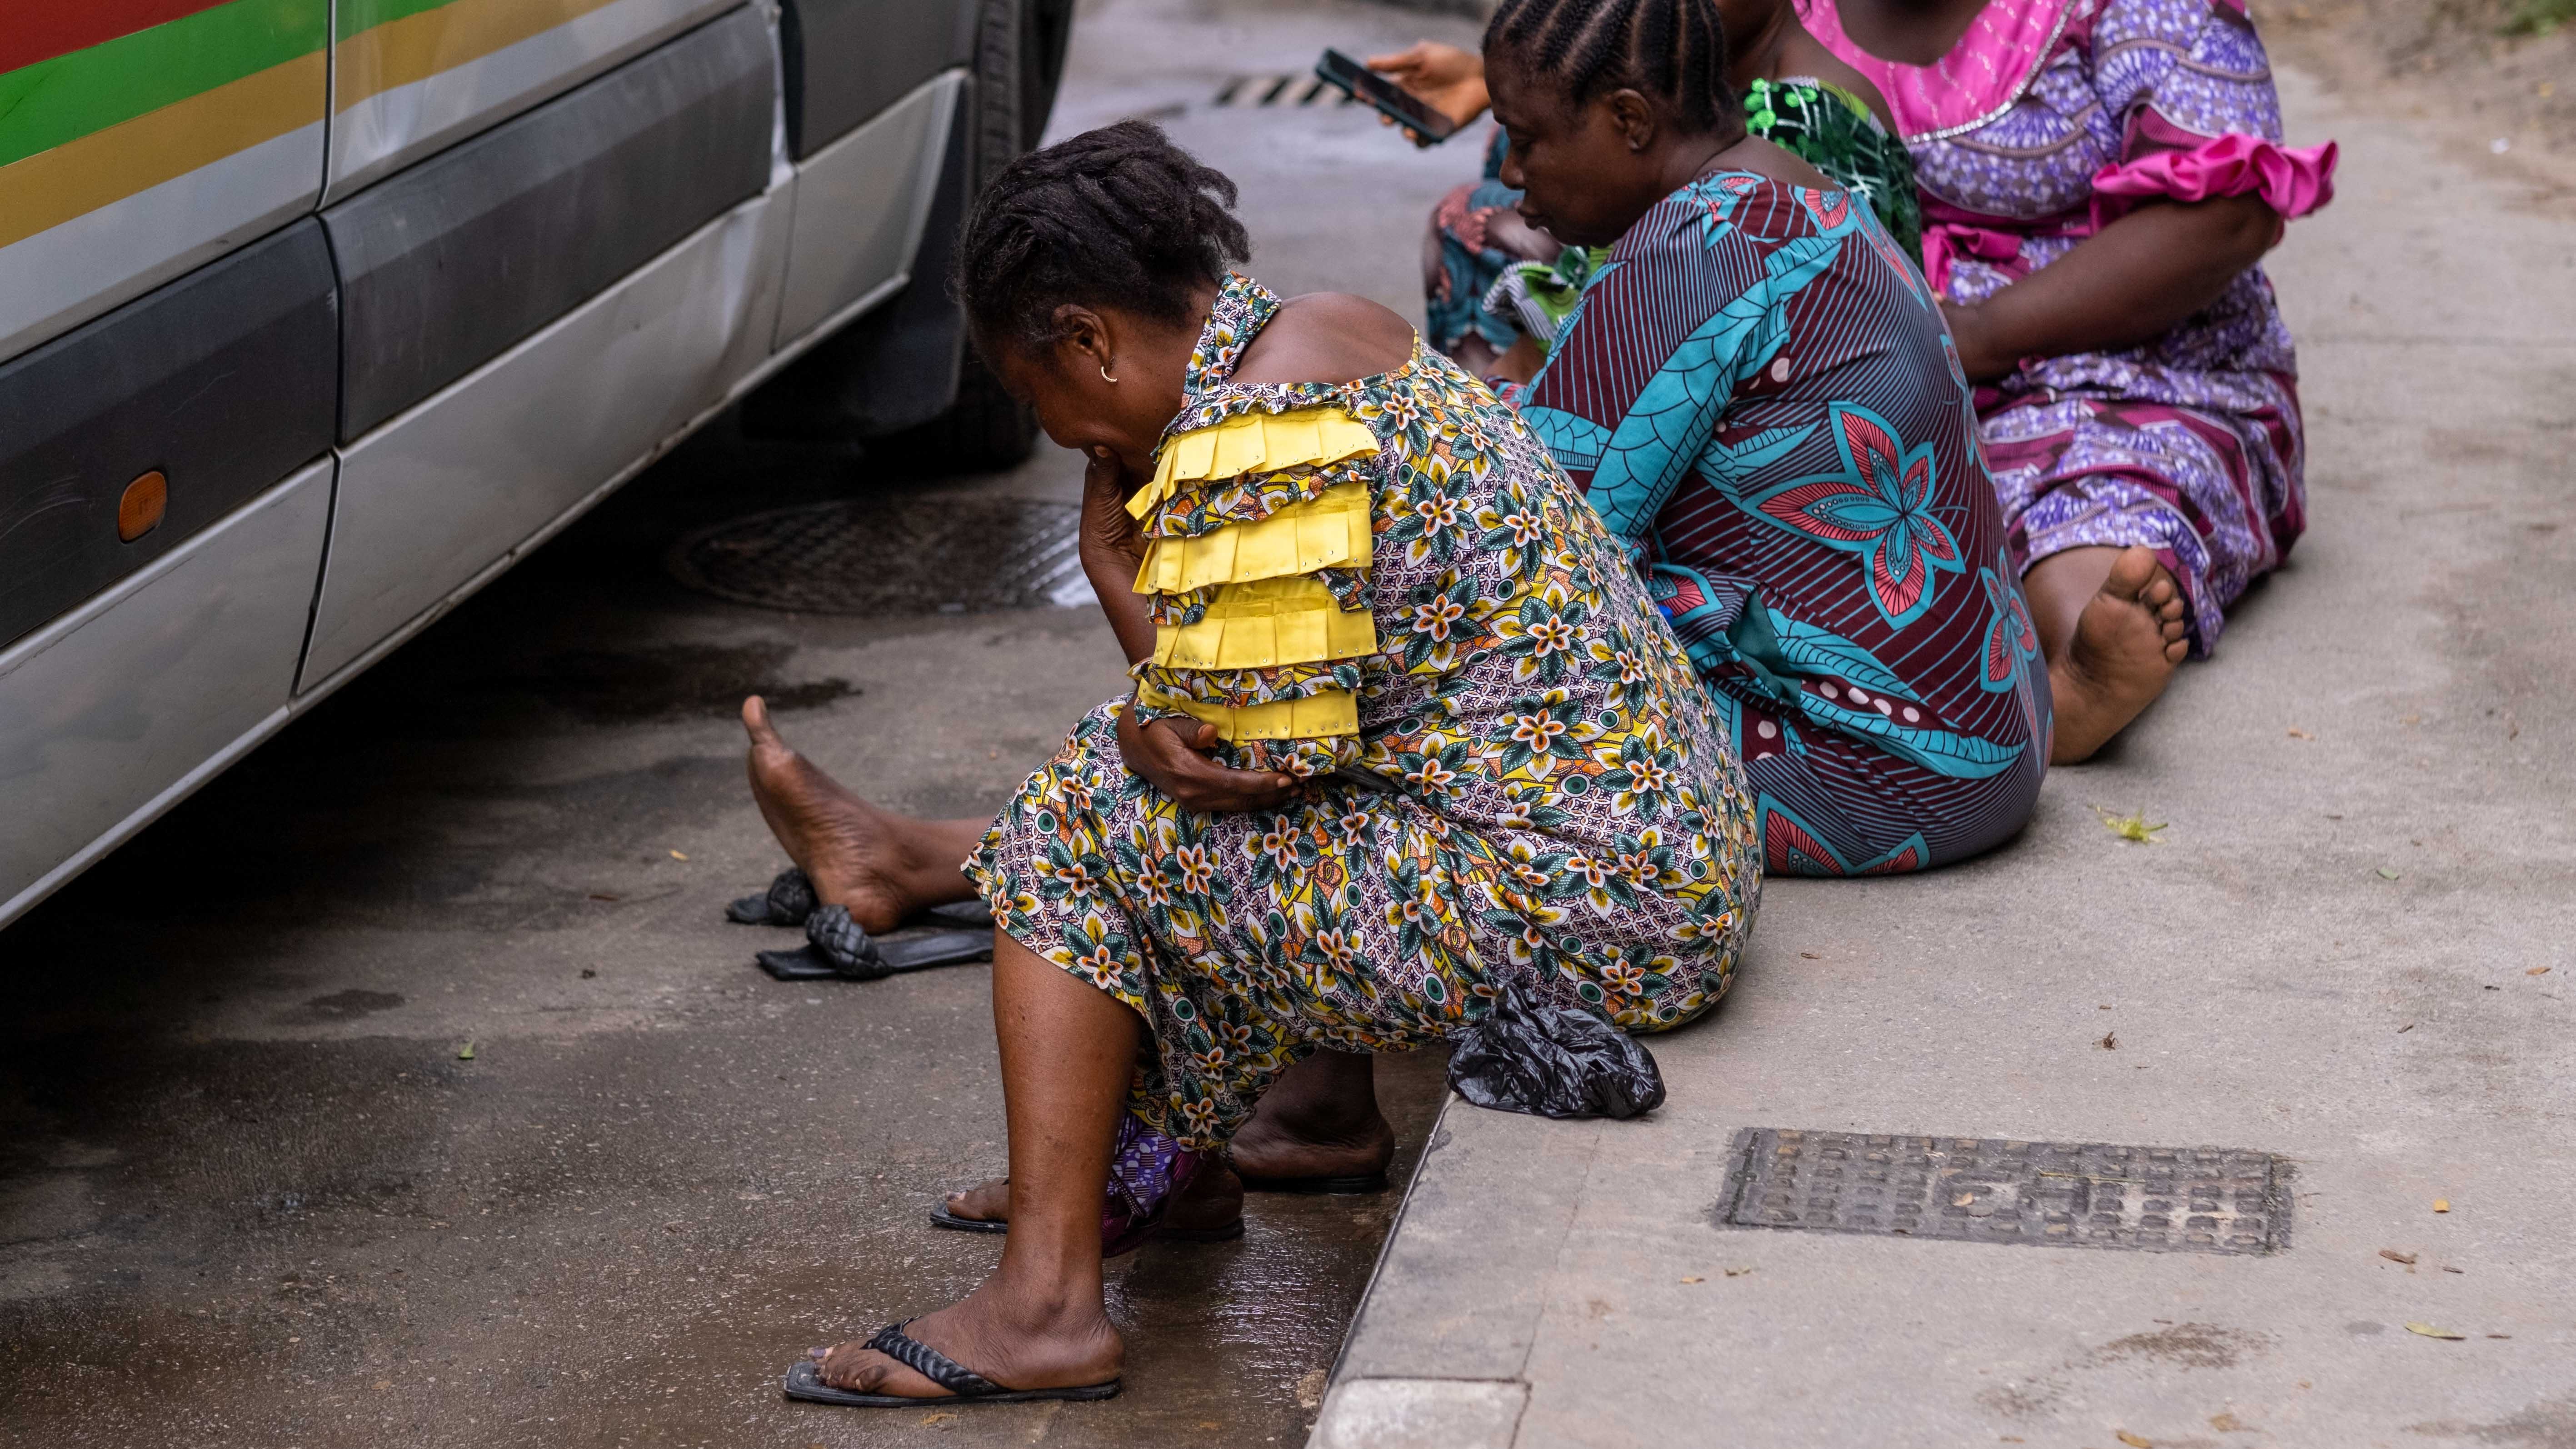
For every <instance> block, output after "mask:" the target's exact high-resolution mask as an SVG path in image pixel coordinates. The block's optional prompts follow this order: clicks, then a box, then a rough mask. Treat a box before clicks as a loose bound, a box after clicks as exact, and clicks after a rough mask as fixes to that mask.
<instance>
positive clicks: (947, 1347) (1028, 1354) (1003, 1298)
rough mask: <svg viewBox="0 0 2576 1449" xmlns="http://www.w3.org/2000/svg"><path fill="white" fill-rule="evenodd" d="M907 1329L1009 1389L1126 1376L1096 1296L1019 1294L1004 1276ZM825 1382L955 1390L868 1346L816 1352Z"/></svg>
mask: <svg viewBox="0 0 2576 1449" xmlns="http://www.w3.org/2000/svg"><path fill="white" fill-rule="evenodd" d="M904 1332H905V1333H906V1334H908V1335H910V1336H911V1337H912V1338H914V1339H916V1340H918V1341H919V1342H921V1343H924V1344H927V1345H929V1346H930V1347H932V1348H935V1349H937V1350H939V1351H940V1352H941V1353H943V1354H946V1355H947V1356H948V1357H949V1359H951V1360H952V1361H954V1362H955V1363H957V1364H958V1365H960V1366H961V1367H963V1368H965V1369H968V1370H969V1371H971V1372H973V1373H976V1374H979V1375H981V1376H982V1377H984V1378H986V1379H989V1380H991V1381H992V1382H994V1383H996V1384H999V1385H1001V1386H1002V1387H1003V1388H1006V1389H1061V1388H1079V1387H1082V1386H1085V1385H1089V1384H1099V1383H1106V1382H1108V1381H1109V1380H1111V1379H1114V1378H1116V1377H1118V1370H1119V1367H1120V1365H1121V1364H1122V1363H1123V1362H1124V1361H1125V1358H1126V1351H1127V1350H1126V1345H1125V1344H1124V1343H1122V1342H1121V1341H1120V1340H1119V1337H1118V1330H1117V1329H1116V1328H1113V1327H1111V1326H1110V1323H1109V1315H1108V1314H1106V1313H1104V1312H1102V1311H1101V1306H1100V1300H1099V1298H1098V1296H1097V1295H1096V1294H1095V1295H1093V1296H1092V1298H1091V1299H1090V1301H1089V1302H1087V1303H1083V1302H1066V1301H1062V1300H1042V1299H1039V1298H1036V1297H1032V1296H1029V1295H1026V1294H1022V1293H1018V1292H1014V1291H1013V1290H1012V1289H1011V1288H1010V1287H1009V1286H1008V1285H1007V1284H1006V1282H1005V1281H1004V1278H1003V1275H1000V1274H996V1275H995V1276H994V1277H992V1278H988V1279H986V1280H985V1281H984V1285H983V1286H982V1287H980V1288H978V1289H976V1290H975V1291H974V1292H972V1293H970V1294H968V1295H966V1299H965V1301H964V1302H962V1303H957V1304H953V1305H951V1306H949V1307H947V1308H943V1309H940V1310H939V1311H938V1312H936V1313H929V1314H924V1315H923V1316H921V1317H920V1318H916V1319H914V1320H913V1321H912V1323H911V1324H910V1325H909V1326H907V1327H906V1328H905V1329H904ZM813 1356H814V1357H815V1358H817V1359H820V1360H821V1365H820V1374H821V1377H822V1380H823V1382H825V1383H827V1384H830V1385H831V1386H832V1387H834V1388H836V1389H846V1390H848V1391H849V1392H851V1393H857V1394H896V1395H900V1396H902V1397H905V1398H919V1399H944V1398H950V1397H953V1395H951V1394H950V1393H949V1392H948V1390H946V1389H944V1388H941V1387H940V1386H939V1385H937V1384H935V1383H932V1382H931V1381H930V1380H928V1379H926V1378H923V1377H922V1376H921V1375H920V1374H918V1373H915V1372H914V1371H913V1370H911V1369H909V1368H906V1367H904V1366H903V1365H902V1364H899V1363H897V1362H895V1361H894V1360H893V1359H890V1358H888V1357H886V1356H885V1355H884V1354H881V1353H879V1352H877V1351H876V1350H875V1349H872V1348H870V1347H868V1346H867V1341H866V1340H864V1339H854V1340H852V1341H851V1342H848V1343H843V1344H836V1345H834V1346H833V1347H831V1348H828V1349H820V1348H818V1349H815V1350H813Z"/></svg>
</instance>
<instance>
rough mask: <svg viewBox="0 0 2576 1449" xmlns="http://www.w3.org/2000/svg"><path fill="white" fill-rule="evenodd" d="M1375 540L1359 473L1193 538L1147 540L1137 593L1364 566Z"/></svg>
mask: <svg viewBox="0 0 2576 1449" xmlns="http://www.w3.org/2000/svg"><path fill="white" fill-rule="evenodd" d="M1353 426H1357V424H1353ZM1362 431H1366V430H1365V429H1363V430H1362ZM1184 436H1187V435H1184ZM1175 441H1177V440H1175ZM1372 540H1373V534H1372V533H1371V531H1370V524H1369V485H1368V484H1367V483H1366V482H1364V481H1361V480H1357V479H1354V480H1352V481H1350V482H1348V483H1336V484H1334V485H1333V486H1332V487H1330V488H1327V489H1325V490H1324V491H1323V493H1322V494H1321V495H1319V496H1317V497H1314V498H1310V499H1308V500H1307V501H1305V502H1303V503H1292V504H1290V505H1288V506H1287V507H1285V508H1282V509H1280V510H1279V511H1278V512H1276V513H1273V514H1271V515H1270V516H1269V517H1267V518H1263V519H1257V520H1255V521H1253V522H1251V523H1230V524H1227V525H1226V526H1225V527H1223V528H1220V529H1217V530H1215V531H1214V532H1212V533H1202V534H1199V535H1198V536H1197V537H1195V538H1158V539H1154V540H1152V541H1151V542H1149V543H1148V544H1146V546H1145V566H1144V567H1143V568H1141V569H1138V570H1137V571H1136V592H1138V593H1140V594H1186V593H1188V592H1190V591H1191V590H1193V589H1203V588H1206V587H1207V586H1208V585H1210V584H1240V583H1251V582H1254V581H1256V580H1260V579H1275V578H1283V577H1286V576H1287V575H1290V574H1310V573H1313V572H1315V571H1316V570H1317V569H1328V568H1366V567H1368V566H1369V562H1370V559H1371V558H1372V556H1373V555H1372V552H1371V544H1372Z"/></svg>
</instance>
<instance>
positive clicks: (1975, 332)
mask: <svg viewBox="0 0 2576 1449" xmlns="http://www.w3.org/2000/svg"><path fill="white" fill-rule="evenodd" d="M1800 6H1801V12H1802V14H1803V16H1804V18H1805V21H1806V24H1807V28H1808V29H1809V30H1810V31H1812V32H1813V33H1814V34H1815V36H1816V38H1817V39H1818V40H1820V41H1822V42H1823V43H1824V44H1825V45H1826V46H1827V47H1828V48H1830V49H1831V50H1833V51H1834V53H1835V54H1837V55H1839V56H1841V57H1842V58H1843V59H1844V60H1846V61H1848V62H1849V63H1850V64H1851V65H1852V66H1853V67H1854V68H1855V69H1857V70H1859V71H1860V72H1861V73H1862V74H1863V75H1865V76H1867V77H1869V79H1870V80H1871V81H1873V82H1874V83H1875V84H1876V85H1877V86H1878V88H1879V89H1880V90H1881V91H1882V92H1884V93H1885V94H1886V96H1887V99H1888V102H1889V104H1890V106H1891V107H1892V108H1893V109H1894V111H1895V114H1896V119H1897V123H1898V126H1899V128H1900V129H1901V130H1902V131H1903V132H1904V134H1905V139H1906V143H1907V145H1908V146H1909V147H1911V148H1912V150H1913V152H1914V162H1915V171H1916V177H1917V180H1918V182H1919V184H1920V185H1921V187H1922V190H1923V201H1924V221H1925V234H1924V248H1923V249H1924V262H1925V273H1926V275H1927V276H1928V277H1929V279H1930V280H1931V282H1932V285H1933V287H1934V289H1935V290H1936V291H1938V292H1939V293H1940V294H1941V296H1942V298H1943V302H1944V307H1945V310H1947V312H1948V313H1949V319H1950V326H1951V330H1952V333H1953V334H1954V336H1955V337H1956V338H1957V341H1958V346H1959V353H1960V359H1961V362H1962V364H1963V365H1964V366H1965V368H1966V370H1967V373H1968V376H1969V377H1970V378H1971V379H1972V380H1974V381H1975V382H1977V383H1978V384H1980V386H1979V387H1978V390H1977V409H1978V413H1979V415H1980V417H1981V419H1982V423H1983V431H1984V435H1985V444H1986V449H1987V452H1988V455H1989V459H1990V461H1991V464H1992V466H1993V470H1994V474H1995V483H1996V486H1997V488H1998V489H1999V490H2000V491H2001V494H2002V501H2003V506H2004V516H2005V519H2006V521H2007V522H2008V524H2009V525H2010V529H2011V544H2012V549H2013V553H2014V557H2015V561H2016V562H2017V563H2018V564H2019V565H2020V567H2021V568H2022V570H2023V580H2024V584H2025V586H2026V587H2027V589H2028V591H2029V595H2030V602H2031V605H2032V608H2033V611H2034V612H2035V614H2036V615H2037V620H2036V622H2037V624H2038V627H2039V635H2040V640H2041V645H2042V647H2043V649H2044V651H2045V653H2046V655H2047V658H2048V663H2049V674H2050V679H2051V682H2052V685H2053V686H2054V688H2053V693H2054V695H2055V699H2056V704H2057V736H2056V741H2055V746H2054V749H2053V752H2052V759H2053V760H2055V761H2056V762H2059V763H2067V762H2072V761H2076V760H2081V759H2084V758H2086V757H2088V756H2090V755H2091V754H2092V753H2093V752H2094V751H2096V750H2098V749H2100V748H2101V747H2102V745H2103V744H2104V743H2105V742H2107V741H2108V740H2109V739H2110V738H2111V737H2112V736H2113V735H2115V734H2117V733H2118V732H2119V731H2120V729H2121V728H2122V727H2124V726H2125V725H2127V724H2128V722H2129V721H2130V720H2131V719H2133V718H2135V717H2136V716H2137V714H2138V713H2139V711H2141V710H2143V709H2145V708H2146V707H2147V705H2148V704H2150V703H2152V702H2153V701H2154V699H2155V698H2156V696H2157V695H2158V694H2160V693H2162V692H2163V690H2164V687H2165V685H2166V683H2167V682H2168V681H2169V680H2170V679H2171V677H2172V673H2173V670H2174V667H2175V666H2176V665H2177V664H2179V663H2180V662H2181V660H2182V659H2183V657H2184V655H2185V653H2186V651H2188V652H2189V653H2193V654H2198V655H2201V656H2204V657H2205V656H2206V655H2207V654H2208V653H2209V652H2210V650H2211V648H2212V647H2213V646H2214V645H2215V644H2216V643H2217V642H2218V635H2219V631H2220V630H2221V629H2222V628H2223V627H2224V626H2225V623H2226V611H2227V609H2228V608H2229V607H2230V606H2231V605H2233V604H2234V603H2235V602H2236V600H2237V598H2238V597H2239V596H2240V595H2242V594H2243V593H2244V591H2245V588H2246V586H2247V585H2248V584H2250V583H2251V582H2252V581H2253V580H2255V579H2257V578H2259V577H2261V576H2262V575H2263V574H2265V573H2267V572H2269V571H2270V570H2271V569H2273V568H2274V567H2276V566H2277V565H2278V564H2279V563H2280V561H2281V559H2282V556H2283V555H2284V554H2286V553H2287V552H2288V551H2289V548H2290V545H2291V543H2292V542H2293V541H2294V540H2296V539H2297V538H2298V536H2299V533H2300V530H2301V529H2302V528H2303V527H2304V526H2305V523H2306V490H2305V487H2304V485H2303V483H2302V480H2301V476H2300V474H2301V468H2302V464H2303V462H2304V457H2305V449H2304V446H2303V439H2302V430H2301V423H2300V417H2299V397H2298V376H2297V372H2298V364H2297V359H2296V355H2295V353H2294V352H2293V350H2292V348H2291V345H2290V334H2289V331H2288V329H2287V328H2286V327H2284V326H2283V325H2282V322H2281V317H2280V312H2279V310H2278V308H2277V307H2276V306H2275V305H2274V302H2273V298H2272V286H2271V283H2270V282H2269V281H2267V280H2265V278H2264V276H2263V273H2262V270H2261V268H2260V267H2258V266H2257V265H2256V262H2257V261H2258V260H2259V259H2260V258H2261V256H2262V255H2263V253H2264V252H2266V251H2268V250H2269V249H2270V248H2271V247H2272V246H2273V245H2274V244H2275V243H2277V242H2278V241H2279V240H2280V237H2281V233H2282V230H2283V223H2284V222H2285V221H2286V220H2287V219H2289V218H2291V217H2296V216H2300V215H2304V214H2305V213H2307V212H2309V211H2313V210H2315V209H2316V208H2317V207H2319V206H2322V205H2324V204H2325V202H2326V201H2327V200H2328V199H2329V198H2330V197H2331V196H2332V194H2333V186H2332V178H2333V172H2334V159H2335V151H2334V146H2333V144H2332V143H2331V142H2329V143H2327V144H2326V145H2323V146H2320V147H2316V148H2313V149H2310V150H2295V151H2294V150H2290V149H2287V148H2284V147H2283V146H2282V145H2281V144H2280V141H2281V114H2280V102H2279V99H2278V98H2277V97H2276V96H2275V94H2274V93H2273V89H2272V78H2271V70H2270V66H2269V64H2268V62H2267V61H2266V59H2265V57H2264V53H2263V45H2262V42H2261V40H2260V39H2258V38H2257V37H2256V35H2255V33H2254V26H2253V23H2252V22H2251V21H2250V20H2249V19H2248V18H2247V17H2246V14H2245V9H2244V0H1800Z"/></svg>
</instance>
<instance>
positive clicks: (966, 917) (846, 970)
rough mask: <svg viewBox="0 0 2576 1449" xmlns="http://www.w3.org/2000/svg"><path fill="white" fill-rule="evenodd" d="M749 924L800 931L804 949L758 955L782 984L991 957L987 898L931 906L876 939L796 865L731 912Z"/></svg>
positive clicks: (869, 976)
mask: <svg viewBox="0 0 2576 1449" xmlns="http://www.w3.org/2000/svg"><path fill="white" fill-rule="evenodd" d="M725 919H727V920H729V921H734V922H736V923H738V924H741V925H745V926H790V927H793V926H802V927H804V928H805V944H804V945H802V946H798V947H794V948H792V949H789V950H783V951H761V952H757V953H755V956H754V959H756V960H757V961H759V963H760V969H761V970H763V971H766V972H768V973H769V974H770V975H771V976H772V977H775V978H776V979H778V980H780V981H823V980H840V981H881V980H883V979H885V978H886V977H888V976H892V975H894V974H895V973H896V972H898V971H921V970H925V969H927V968H929V967H932V966H955V965H960V964H962V963H965V962H968V961H986V960H990V959H992V955H993V913H992V911H991V910H990V909H989V908H988V907H986V906H985V904H984V903H983V902H982V901H958V902H956V903H954V904H951V905H944V906H933V907H931V908H930V909H929V910H927V911H924V912H922V913H921V914H920V915H919V916H916V917H914V918H913V919H912V920H911V921H910V922H907V923H906V924H905V925H904V926H903V927H902V928H901V929H898V930H896V931H893V932H890V933H888V934H886V935H883V936H873V935H870V934H869V933H868V930H867V928H866V927H864V926H861V925H860V924H859V923H858V922H856V921H854V920H852V919H850V908H849V907H847V906H827V905H824V904H822V903H821V902H820V901H819V900H817V899H816V898H815V895H814V883H813V882H812V881H811V880H808V879H806V876H805V872H803V871H801V870H797V869H795V868H793V867H790V868H789V869H787V870H784V871H781V872H779V875H778V878H777V879H776V880H773V881H771V882H770V883H769V889H768V890H766V891H764V892H762V893H761V894H759V895H756V896H744V897H743V898H742V899H740V900H738V901H735V902H734V903H733V904H731V905H729V906H726V907H725Z"/></svg>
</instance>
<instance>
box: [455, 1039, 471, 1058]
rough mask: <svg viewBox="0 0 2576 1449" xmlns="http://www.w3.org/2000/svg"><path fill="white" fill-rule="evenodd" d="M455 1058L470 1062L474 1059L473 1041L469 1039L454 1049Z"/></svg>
mask: <svg viewBox="0 0 2576 1449" xmlns="http://www.w3.org/2000/svg"><path fill="white" fill-rule="evenodd" d="M456 1059H457V1060H458V1061H460V1062H470V1061H472V1060H474V1043H472V1042H470V1041H469V1042H467V1043H466V1044H465V1045H463V1046H461V1047H458V1048H457V1049H456Z"/></svg>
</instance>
